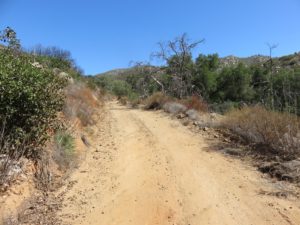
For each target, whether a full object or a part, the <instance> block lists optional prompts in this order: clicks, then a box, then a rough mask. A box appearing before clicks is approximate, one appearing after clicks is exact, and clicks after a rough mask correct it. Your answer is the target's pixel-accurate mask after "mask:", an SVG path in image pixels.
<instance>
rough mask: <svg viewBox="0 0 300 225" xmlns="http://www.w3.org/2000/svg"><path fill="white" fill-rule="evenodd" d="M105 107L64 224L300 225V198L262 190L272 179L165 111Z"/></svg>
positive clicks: (63, 215) (68, 197)
mask: <svg viewBox="0 0 300 225" xmlns="http://www.w3.org/2000/svg"><path fill="white" fill-rule="evenodd" d="M106 108H107V110H106V116H105V119H104V121H100V122H99V124H98V127H97V129H95V132H96V134H95V137H96V138H95V139H94V140H91V143H92V146H93V147H91V148H90V149H89V150H88V152H87V153H86V157H85V160H84V162H83V163H82V164H81V166H80V168H79V169H78V170H77V171H75V172H74V173H73V174H72V176H71V177H70V180H69V183H72V184H73V185H72V188H71V189H70V190H67V192H66V195H65V198H64V199H65V200H64V202H63V209H62V211H61V212H59V215H58V217H60V218H61V219H62V220H63V223H64V224H97V225H127V224H132V225H155V224H172V225H199V224H201V225H206V224H212V225H218V224H220V225H221V224H222V225H226V224H228V225H235V224H236V225H240V224H243V225H248V224H249V225H250V224H253V225H260V224H274V225H280V224H294V225H297V224H300V204H299V203H298V202H297V201H296V200H291V199H281V198H278V197H275V196H270V195H263V194H261V193H262V192H268V193H270V192H272V191H276V190H275V189H274V184H272V183H271V182H270V181H268V180H267V179H264V178H262V176H261V174H260V173H259V172H256V171H255V168H252V167H251V166H249V165H246V164H245V163H243V162H242V161H240V160H238V159H231V158H229V157H225V156H224V155H222V154H220V153H217V152H214V151H209V149H210V146H209V145H208V143H207V141H206V140H205V139H204V137H203V136H201V134H197V133H194V132H191V131H190V130H189V129H188V128H186V127H184V126H182V125H181V124H180V122H179V121H177V120H172V119H170V118H169V117H168V116H166V115H164V114H162V113H160V112H146V111H141V110H132V109H127V108H125V107H123V106H120V105H118V104H117V103H116V102H111V103H109V104H107V106H106ZM61 191H65V190H63V189H62V190H61Z"/></svg>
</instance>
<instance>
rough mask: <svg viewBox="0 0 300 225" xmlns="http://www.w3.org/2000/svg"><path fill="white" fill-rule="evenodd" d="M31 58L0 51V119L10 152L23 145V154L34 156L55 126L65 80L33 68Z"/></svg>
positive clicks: (8, 50) (60, 106) (61, 102)
mask: <svg viewBox="0 0 300 225" xmlns="http://www.w3.org/2000/svg"><path fill="white" fill-rule="evenodd" d="M31 63H32V58H31V57H30V56H28V55H25V54H23V53H19V54H17V55H16V54H15V52H14V51H11V50H10V49H5V50H2V51H0V120H1V121H4V123H5V134H4V136H5V138H6V139H8V140H10V141H11V142H12V143H13V147H12V149H11V151H14V149H17V148H18V146H19V145H20V144H22V143H24V142H26V143H27V145H28V149H27V150H26V152H25V154H27V155H28V156H32V155H33V154H34V153H37V151H38V150H39V147H42V146H43V145H44V144H45V142H46V141H47V140H48V139H49V136H48V134H49V131H51V130H54V129H55V128H56V126H57V124H56V116H57V112H58V111H60V110H61V109H62V107H63V103H64V101H63V100H64V96H63V91H62V89H63V88H64V86H65V85H66V81H65V80H63V79H61V78H59V77H57V76H55V75H53V74H52V72H50V71H48V70H46V69H39V68H36V67H34V66H32V64H31Z"/></svg>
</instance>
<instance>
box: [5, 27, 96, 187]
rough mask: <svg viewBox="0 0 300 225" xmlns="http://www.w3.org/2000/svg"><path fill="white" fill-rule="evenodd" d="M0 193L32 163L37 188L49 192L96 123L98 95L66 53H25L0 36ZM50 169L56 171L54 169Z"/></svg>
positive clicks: (11, 35) (9, 32)
mask: <svg viewBox="0 0 300 225" xmlns="http://www.w3.org/2000/svg"><path fill="white" fill-rule="evenodd" d="M0 41H1V42H2V43H3V46H2V47H1V49H0V190H1V191H6V190H7V189H8V188H9V186H10V185H11V184H12V183H13V182H14V181H16V180H17V178H18V176H19V175H20V174H21V173H22V171H23V170H25V168H26V166H27V165H24V163H23V162H24V160H25V159H26V160H25V161H26V162H32V163H33V165H35V170H36V173H35V178H36V179H35V180H36V186H37V187H39V188H42V189H49V188H51V186H53V185H54V183H55V182H59V181H56V180H55V179H53V177H57V176H60V177H63V176H64V174H65V173H66V172H67V171H68V170H69V169H71V168H73V167H74V165H75V164H76V162H77V154H78V153H77V150H76V144H75V138H81V135H80V134H79V131H80V130H82V129H83V128H84V127H86V126H89V125H92V124H94V123H95V121H94V115H95V113H96V108H97V107H99V106H100V99H101V94H100V91H99V89H98V88H96V87H93V89H92V88H91V87H90V86H89V85H88V82H87V80H86V79H85V78H84V77H83V76H82V74H83V72H82V70H81V69H80V68H79V67H78V66H77V65H76V63H75V61H74V60H73V59H72V57H71V54H70V52H68V51H65V50H62V49H59V48H57V47H47V48H44V47H42V46H37V47H35V48H33V49H31V50H24V49H22V47H21V44H20V41H19V40H18V39H17V36H16V33H15V31H14V30H13V29H11V28H9V27H8V28H6V29H5V30H4V31H2V32H1V34H0ZM55 168H58V170H57V169H55Z"/></svg>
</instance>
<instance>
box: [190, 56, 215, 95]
mask: <svg viewBox="0 0 300 225" xmlns="http://www.w3.org/2000/svg"><path fill="white" fill-rule="evenodd" d="M218 65H219V58H218V55H217V54H213V55H207V56H205V55H199V57H198V58H197V59H196V61H195V75H194V77H193V84H194V85H195V86H196V87H197V88H198V89H199V90H200V92H201V94H202V95H203V97H204V98H206V99H209V97H210V96H211V95H212V94H213V93H214V92H215V91H216V89H217V78H218V73H217V69H218Z"/></svg>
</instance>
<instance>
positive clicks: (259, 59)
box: [96, 52, 300, 76]
mask: <svg viewBox="0 0 300 225" xmlns="http://www.w3.org/2000/svg"><path fill="white" fill-rule="evenodd" d="M269 59H270V57H269V56H265V55H253V56H250V57H237V56H234V55H229V56H226V57H221V58H219V60H220V68H224V67H227V66H235V65H237V64H238V63H244V64H245V65H247V66H251V65H254V64H264V63H266V62H267V61H268V60H269ZM273 61H274V63H275V64H276V65H277V67H283V68H291V67H295V66H297V67H298V66H299V67H300V52H295V53H294V54H290V55H286V56H281V57H274V58H273ZM130 71H134V68H123V69H114V70H110V71H107V72H104V73H100V74H96V76H118V75H122V74H125V73H127V74H128V73H130Z"/></svg>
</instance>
